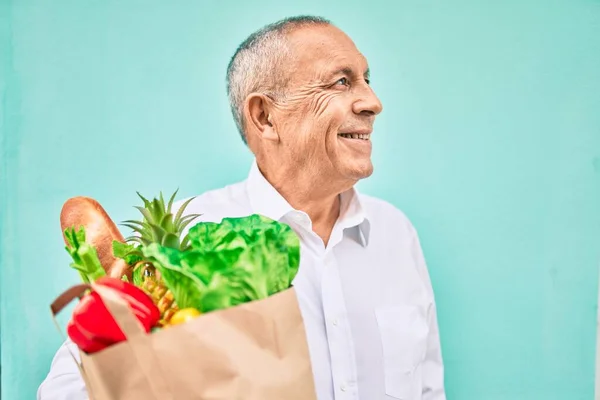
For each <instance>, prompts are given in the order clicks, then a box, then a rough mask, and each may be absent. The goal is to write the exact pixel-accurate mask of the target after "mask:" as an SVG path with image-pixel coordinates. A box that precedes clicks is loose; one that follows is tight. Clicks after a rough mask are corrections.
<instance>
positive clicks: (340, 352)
mask: <svg viewBox="0 0 600 400" xmlns="http://www.w3.org/2000/svg"><path fill="white" fill-rule="evenodd" d="M181 203H182V202H179V203H178V204H181ZM185 213H186V214H188V213H198V214H202V216H201V217H200V220H203V221H212V222H219V221H221V219H222V218H224V217H239V216H247V215H250V214H255V213H256V214H262V215H264V216H266V217H269V218H271V219H274V220H278V221H281V222H284V223H287V224H289V225H290V226H291V227H292V229H294V231H295V232H296V233H297V234H298V236H299V237H300V240H301V255H300V269H299V272H298V274H297V276H296V278H295V280H294V282H293V285H294V286H295V288H296V292H297V295H298V301H299V304H300V310H301V313H302V316H303V319H304V323H305V328H306V335H307V341H308V346H309V352H310V357H311V362H312V366H313V373H314V380H315V386H316V391H317V398H318V400H384V399H401V400H445V398H446V397H445V391H444V374H443V363H442V355H441V349H440V340H439V334H438V325H437V317H436V307H435V302H434V295H433V290H432V287H431V284H430V280H429V274H428V271H427V267H426V264H425V260H424V257H423V254H422V251H421V247H420V244H419V239H418V236H417V233H416V232H415V229H414V228H413V226H412V225H411V223H410V222H409V220H408V219H407V218H406V216H405V215H404V214H403V213H402V212H401V211H399V210H398V209H396V208H395V207H393V206H392V205H390V204H389V203H386V202H384V201H382V200H379V199H375V198H373V197H369V196H365V195H363V194H359V193H358V191H357V190H356V189H352V190H350V191H348V192H346V193H343V194H342V195H341V213H340V217H339V219H338V221H337V223H336V224H335V226H334V228H333V231H332V234H331V238H330V240H329V243H328V244H327V246H324V243H323V241H322V240H321V238H320V237H319V236H317V235H316V234H315V233H314V232H313V231H312V224H311V221H310V218H309V216H308V215H307V214H306V213H304V212H302V211H298V210H295V209H294V208H292V207H291V206H290V205H289V204H288V203H287V201H286V200H285V199H284V198H283V197H282V196H281V195H279V193H278V192H277V191H276V190H275V189H274V188H273V186H271V185H270V184H269V183H268V181H267V180H266V179H265V178H264V177H263V176H262V174H261V173H260V171H259V169H258V168H257V166H256V162H254V163H253V165H252V168H251V171H250V175H249V176H248V179H246V180H245V181H243V182H240V183H236V184H233V185H230V186H227V187H225V188H222V189H219V190H214V191H210V192H207V193H205V194H203V195H201V196H198V197H197V198H196V199H194V200H193V201H192V202H191V203H190V204H189V205H188V207H187V209H186V211H185ZM66 346H71V349H72V350H73V351H74V352H76V351H77V350H76V348H74V346H73V344H72V343H67V344H65V345H63V346H62V347H61V348H60V349H59V351H58V353H57V354H56V356H55V358H54V360H53V364H52V367H51V370H50V373H49V374H48V376H47V378H46V380H45V381H44V382H43V383H42V385H41V386H40V388H39V391H38V400H80V399H82V400H83V399H85V398H86V394H85V386H84V384H83V382H82V380H81V377H80V375H79V372H78V369H77V367H76V366H75V365H74V361H73V359H72V357H71V355H70V354H69V353H68V351H67V347H66Z"/></svg>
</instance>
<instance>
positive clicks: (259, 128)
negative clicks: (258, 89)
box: [244, 93, 279, 141]
mask: <svg viewBox="0 0 600 400" xmlns="http://www.w3.org/2000/svg"><path fill="white" fill-rule="evenodd" d="M272 111H274V108H273V101H272V100H271V99H270V98H269V97H267V96H265V95H264V94H260V93H252V94H250V95H249V96H248V97H247V98H246V103H245V107H244V113H245V119H246V121H247V122H246V126H247V130H248V135H258V136H260V138H261V139H265V140H272V141H279V135H278V134H277V131H276V130H275V126H274V124H273V115H272Z"/></svg>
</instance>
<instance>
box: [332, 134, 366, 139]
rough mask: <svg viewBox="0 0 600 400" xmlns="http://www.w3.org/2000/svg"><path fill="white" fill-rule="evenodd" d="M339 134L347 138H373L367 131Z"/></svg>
mask: <svg viewBox="0 0 600 400" xmlns="http://www.w3.org/2000/svg"><path fill="white" fill-rule="evenodd" d="M339 136H341V137H343V138H346V139H362V140H370V139H371V135H369V134H365V133H361V134H357V133H340V134H339Z"/></svg>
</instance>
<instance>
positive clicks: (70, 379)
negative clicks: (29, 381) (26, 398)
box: [37, 341, 88, 400]
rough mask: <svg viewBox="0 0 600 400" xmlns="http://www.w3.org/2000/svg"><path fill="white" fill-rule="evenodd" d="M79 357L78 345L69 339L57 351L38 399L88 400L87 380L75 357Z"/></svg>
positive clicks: (78, 360) (39, 390)
mask: <svg viewBox="0 0 600 400" xmlns="http://www.w3.org/2000/svg"><path fill="white" fill-rule="evenodd" d="M73 356H75V358H76V359H77V362H81V361H80V359H79V350H78V349H77V346H76V345H75V344H74V343H73V342H71V341H67V342H65V343H63V344H62V346H61V347H60V348H59V349H58V351H57V352H56V354H55V356H54V359H53V360H52V364H51V366H50V372H49V373H48V375H47V376H46V379H44V381H43V382H42V384H41V385H40V387H39V388H38V392H37V400H87V399H88V394H87V390H86V387H85V382H84V380H83V378H82V377H81V373H80V372H79V368H78V367H77V364H76V363H75V360H74V359H73Z"/></svg>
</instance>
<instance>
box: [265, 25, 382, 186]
mask: <svg viewBox="0 0 600 400" xmlns="http://www.w3.org/2000/svg"><path fill="white" fill-rule="evenodd" d="M289 37H290V45H291V49H292V53H293V55H294V56H293V59H292V60H290V61H289V63H288V65H287V66H288V67H289V69H287V70H286V71H284V73H287V74H288V76H289V83H288V85H287V91H286V93H287V95H286V97H285V99H284V100H283V101H281V102H279V103H278V104H277V107H276V113H277V121H278V123H277V126H276V129H277V133H278V134H279V137H280V140H281V144H282V145H283V149H284V152H285V153H286V154H285V156H286V157H285V158H286V160H289V161H290V162H292V163H294V164H293V165H297V166H298V167H299V168H310V170H311V171H312V172H313V173H315V174H318V177H319V178H326V180H331V179H333V180H344V181H357V180H359V179H362V178H365V177H368V176H370V175H371V173H372V172H373V165H372V163H371V132H372V129H373V122H374V120H375V116H376V115H377V114H379V113H380V112H381V110H382V106H381V103H380V101H379V99H378V98H377V97H376V96H375V94H374V92H373V90H372V89H371V87H370V86H369V83H368V65H367V61H366V60H365V58H364V57H363V55H362V54H361V53H360V52H359V51H358V49H357V48H356V46H355V45H354V43H353V42H352V40H350V38H348V36H346V35H345V34H344V33H343V32H342V31H340V30H339V29H337V28H335V27H331V26H327V25H326V26H317V27H309V28H302V29H298V30H296V31H294V32H292V33H291V34H290V36H289ZM315 178H317V176H316V177H315Z"/></svg>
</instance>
